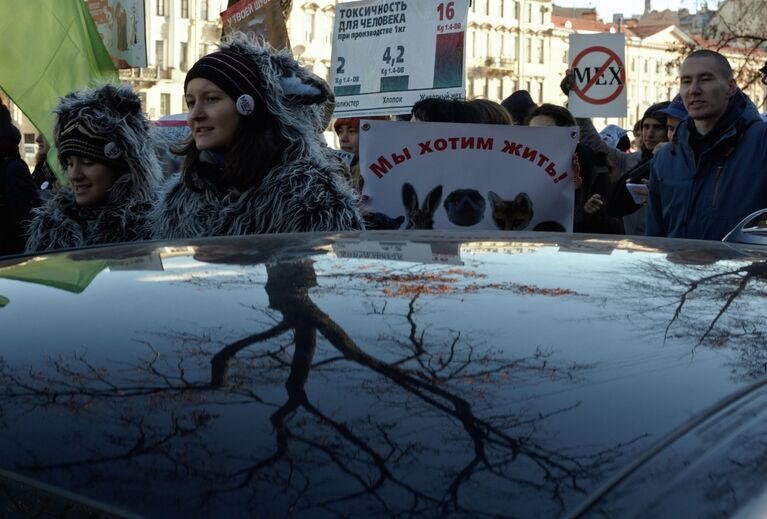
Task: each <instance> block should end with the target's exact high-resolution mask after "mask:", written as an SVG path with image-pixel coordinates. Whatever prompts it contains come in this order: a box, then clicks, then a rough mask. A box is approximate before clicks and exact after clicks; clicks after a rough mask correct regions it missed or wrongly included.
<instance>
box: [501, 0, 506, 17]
mask: <svg viewBox="0 0 767 519" xmlns="http://www.w3.org/2000/svg"><path fill="white" fill-rule="evenodd" d="M499 1H500V3H501V5H500V6H499V7H500V10H501V18H505V17H506V14H507V13H506V7H507V6H506V0H499Z"/></svg>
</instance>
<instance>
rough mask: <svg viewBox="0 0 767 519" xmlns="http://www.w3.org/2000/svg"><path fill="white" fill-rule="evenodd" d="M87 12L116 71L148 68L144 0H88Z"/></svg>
mask: <svg viewBox="0 0 767 519" xmlns="http://www.w3.org/2000/svg"><path fill="white" fill-rule="evenodd" d="M88 9H89V10H90V12H91V16H92V17H93V21H94V22H96V27H97V28H98V31H99V35H100V36H101V39H102V40H103V41H104V46H105V47H106V48H107V50H108V51H109V55H110V56H111V57H112V61H113V62H114V64H115V66H116V67H117V68H131V67H146V66H147V58H146V26H145V23H144V20H145V18H144V0H88Z"/></svg>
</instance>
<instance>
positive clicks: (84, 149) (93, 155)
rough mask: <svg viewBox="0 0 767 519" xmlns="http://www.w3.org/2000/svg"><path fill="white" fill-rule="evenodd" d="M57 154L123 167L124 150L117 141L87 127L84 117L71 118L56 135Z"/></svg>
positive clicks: (124, 163) (124, 164)
mask: <svg viewBox="0 0 767 519" xmlns="http://www.w3.org/2000/svg"><path fill="white" fill-rule="evenodd" d="M57 137H58V143H57V144H58V154H59V157H61V158H62V159H64V158H66V157H68V156H70V155H78V156H80V157H85V158H89V159H91V160H95V161H96V162H101V163H102V164H108V165H111V166H116V167H118V168H124V167H125V166H126V162H125V151H126V150H123V149H122V148H121V147H120V145H119V144H117V142H115V141H113V140H111V139H109V138H107V137H104V136H103V135H100V134H99V133H98V132H97V131H95V130H94V129H92V128H89V127H88V125H87V120H86V118H76V119H72V120H71V121H69V123H67V124H66V125H65V126H64V127H63V128H62V129H61V131H60V132H59V134H58V135H57Z"/></svg>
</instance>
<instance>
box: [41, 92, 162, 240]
mask: <svg viewBox="0 0 767 519" xmlns="http://www.w3.org/2000/svg"><path fill="white" fill-rule="evenodd" d="M55 113H56V125H55V127H54V135H55V139H56V144H57V145H58V143H59V138H60V132H61V130H62V128H64V127H65V126H66V125H67V123H68V122H69V121H71V120H73V119H81V120H82V121H83V123H84V124H86V125H87V126H89V127H90V128H91V129H92V130H94V131H95V132H97V133H99V134H100V135H108V136H110V138H111V140H112V141H113V142H114V143H115V144H117V145H118V146H119V149H120V150H122V152H123V153H124V154H125V162H126V164H127V166H128V169H127V171H125V172H124V173H123V174H122V175H121V176H120V177H119V178H118V179H117V181H116V182H115V184H114V185H113V186H112V188H111V190H110V192H109V196H108V198H107V201H106V202H105V203H104V204H102V205H100V206H98V207H80V206H78V205H77V203H76V202H75V197H74V193H73V192H72V190H71V189H69V188H68V187H64V188H62V189H60V190H59V191H58V192H57V193H56V194H55V195H54V196H53V197H51V198H50V199H49V200H48V201H47V202H46V204H45V205H43V206H42V207H39V208H37V209H35V211H34V213H33V218H32V222H31V224H30V226H29V229H28V232H27V236H28V239H27V251H28V252H38V251H45V250H53V249H62V248H71V247H84V246H88V245H101V244H109V243H120V242H129V241H136V240H143V239H147V238H149V237H150V235H151V232H150V225H149V224H148V215H149V213H150V212H151V210H152V208H153V206H154V205H155V204H156V201H157V195H158V192H159V186H160V183H161V178H162V170H161V166H160V161H159V159H158V157H157V153H156V151H155V141H156V138H157V137H156V135H155V134H154V130H153V129H152V126H151V124H150V123H149V121H148V120H147V119H146V117H145V116H144V114H143V113H142V111H141V100H140V98H139V97H138V95H137V94H136V93H135V92H133V90H131V88H130V87H128V86H125V85H122V86H115V85H104V86H101V87H99V88H96V89H88V90H81V91H76V92H72V93H70V94H68V95H67V96H65V97H63V98H62V99H61V100H60V101H59V105H58V106H57V108H56V109H55ZM62 158H63V157H62Z"/></svg>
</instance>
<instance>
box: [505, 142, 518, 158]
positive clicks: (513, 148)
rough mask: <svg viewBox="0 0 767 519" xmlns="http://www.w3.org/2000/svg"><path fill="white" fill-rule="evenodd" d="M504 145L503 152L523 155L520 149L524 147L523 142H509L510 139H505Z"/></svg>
mask: <svg viewBox="0 0 767 519" xmlns="http://www.w3.org/2000/svg"><path fill="white" fill-rule="evenodd" d="M503 144H504V147H503V153H508V154H509V155H516V156H517V157H521V156H522V153H521V152H520V151H519V150H521V149H522V145H521V144H517V143H516V142H509V141H503Z"/></svg>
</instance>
